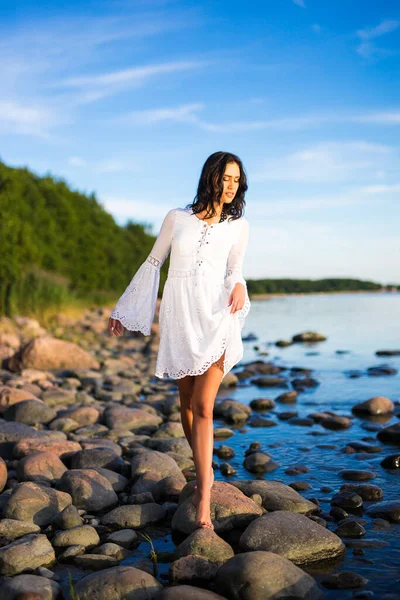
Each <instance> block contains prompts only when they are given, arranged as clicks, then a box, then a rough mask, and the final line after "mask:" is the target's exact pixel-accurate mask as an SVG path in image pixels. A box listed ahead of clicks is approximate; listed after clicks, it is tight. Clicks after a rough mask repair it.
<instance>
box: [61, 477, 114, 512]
mask: <svg viewBox="0 0 400 600" xmlns="http://www.w3.org/2000/svg"><path fill="white" fill-rule="evenodd" d="M59 487H60V489H62V490H64V491H65V492H68V493H69V494H71V496H72V499H73V503H74V505H75V506H76V507H77V508H83V509H85V510H86V511H94V512H97V511H100V510H106V509H107V508H110V507H111V506H114V505H115V504H117V502H118V496H117V494H116V493H115V492H114V490H113V488H112V485H111V483H110V482H109V481H108V479H106V478H105V477H103V476H102V475H100V473H98V472H97V471H95V470H94V469H72V470H70V471H66V472H65V473H64V475H63V476H62V478H61V480H60V483H59Z"/></svg>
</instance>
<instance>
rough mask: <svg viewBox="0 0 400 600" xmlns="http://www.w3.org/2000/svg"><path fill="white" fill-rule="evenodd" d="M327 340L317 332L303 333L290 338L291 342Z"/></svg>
mask: <svg viewBox="0 0 400 600" xmlns="http://www.w3.org/2000/svg"><path fill="white" fill-rule="evenodd" d="M327 339H328V338H327V337H326V336H325V335H323V334H322V333H318V332H317V331H303V332H302V333H297V334H296V335H294V336H293V337H292V342H324V341H325V340H327Z"/></svg>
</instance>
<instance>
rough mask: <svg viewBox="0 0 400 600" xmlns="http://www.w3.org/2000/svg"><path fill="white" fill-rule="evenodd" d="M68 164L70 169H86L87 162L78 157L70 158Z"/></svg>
mask: <svg viewBox="0 0 400 600" xmlns="http://www.w3.org/2000/svg"><path fill="white" fill-rule="evenodd" d="M68 164H69V165H70V166H71V167H86V165H87V162H86V161H85V160H84V159H83V158H81V157H80V156H70V157H69V158H68Z"/></svg>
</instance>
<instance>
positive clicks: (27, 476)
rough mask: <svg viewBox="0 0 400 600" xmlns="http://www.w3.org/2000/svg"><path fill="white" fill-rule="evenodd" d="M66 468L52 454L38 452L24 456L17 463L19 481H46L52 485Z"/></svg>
mask: <svg viewBox="0 0 400 600" xmlns="http://www.w3.org/2000/svg"><path fill="white" fill-rule="evenodd" d="M66 470H67V467H66V466H65V465H64V463H63V462H61V460H60V459H59V458H58V456H57V455H56V454H54V453H53V452H38V453H37V454H32V455H28V456H25V458H22V459H21V460H20V461H19V462H18V467H17V477H18V479H19V481H47V482H48V483H54V482H55V481H58V480H59V479H60V477H62V475H63V474H64V473H65V471H66Z"/></svg>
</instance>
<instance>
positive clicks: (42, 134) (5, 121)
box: [0, 100, 67, 140]
mask: <svg viewBox="0 0 400 600" xmlns="http://www.w3.org/2000/svg"><path fill="white" fill-rule="evenodd" d="M61 123H63V124H66V123H67V121H66V120H65V119H62V120H60V116H59V115H57V114H56V112H55V111H54V110H52V109H51V108H46V107H43V106H35V105H30V106H29V105H27V104H24V103H21V102H18V101H14V100H9V101H3V102H1V101H0V132H1V133H3V134H15V135H32V136H36V137H39V138H43V139H46V140H50V139H51V135H50V132H49V130H50V128H51V127H53V126H55V125H58V124H61Z"/></svg>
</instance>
